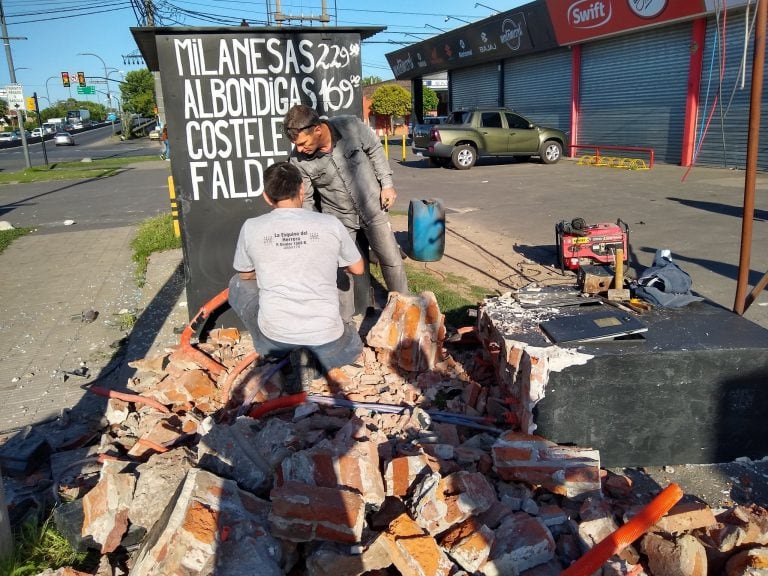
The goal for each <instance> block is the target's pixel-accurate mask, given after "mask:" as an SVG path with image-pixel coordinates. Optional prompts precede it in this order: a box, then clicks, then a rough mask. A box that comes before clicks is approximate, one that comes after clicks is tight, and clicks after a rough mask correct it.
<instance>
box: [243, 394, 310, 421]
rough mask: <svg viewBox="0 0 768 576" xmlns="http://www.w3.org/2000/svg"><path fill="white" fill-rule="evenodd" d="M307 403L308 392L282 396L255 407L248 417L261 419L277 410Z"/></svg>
mask: <svg viewBox="0 0 768 576" xmlns="http://www.w3.org/2000/svg"><path fill="white" fill-rule="evenodd" d="M306 401H307V393H306V392H299V393H298V394H291V395H290V396H280V397H279V398H273V399H272V400H267V401H266V402H262V403H261V404H259V405H258V406H254V407H253V408H251V410H250V412H248V416H250V417H251V418H261V417H262V416H266V415H267V414H269V413H270V412H274V411H275V410H281V409H283V408H292V407H293V406H299V405H300V404H304V402H306Z"/></svg>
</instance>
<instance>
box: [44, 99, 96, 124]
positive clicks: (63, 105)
mask: <svg viewBox="0 0 768 576" xmlns="http://www.w3.org/2000/svg"><path fill="white" fill-rule="evenodd" d="M81 109H82V110H88V112H90V113H91V120H95V121H97V122H101V121H102V120H104V118H106V117H107V109H106V108H105V107H104V105H103V104H99V103H98V102H89V101H87V100H75V99H74V98H67V99H66V100H60V101H58V102H56V104H54V105H53V106H49V107H48V108H45V109H44V110H40V118H42V120H43V122H45V121H47V120H48V119H50V118H66V117H67V111H68V110H81Z"/></svg>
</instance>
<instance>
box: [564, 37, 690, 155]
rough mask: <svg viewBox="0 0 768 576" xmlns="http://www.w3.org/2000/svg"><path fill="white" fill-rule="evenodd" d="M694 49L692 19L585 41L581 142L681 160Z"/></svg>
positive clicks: (582, 67)
mask: <svg viewBox="0 0 768 576" xmlns="http://www.w3.org/2000/svg"><path fill="white" fill-rule="evenodd" d="M690 50H691V24H690V23H685V24H679V25H676V26H665V27H663V28H655V29H653V30H647V31H643V32H638V33H636V34H629V35H626V36H620V37H616V38H612V39H610V40H603V41H598V42H594V43H590V44H585V45H584V46H583V49H582V61H581V79H580V84H581V99H580V119H579V142H578V143H579V144H594V145H615V146H638V147H648V148H653V149H654V150H655V154H656V160H658V161H661V162H667V163H671V164H679V163H680V159H681V154H682V151H681V148H682V141H683V124H684V121H685V100H686V94H687V90H688V66H689V61H690V56H691V52H690ZM576 152H577V153H578V152H579V151H578V150H577V151H576Z"/></svg>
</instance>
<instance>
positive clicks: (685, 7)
mask: <svg viewBox="0 0 768 576" xmlns="http://www.w3.org/2000/svg"><path fill="white" fill-rule="evenodd" d="M546 3H547V9H548V10H549V16H550V18H551V20H552V26H553V27H554V29H555V35H556V36H557V41H558V43H559V44H560V45H566V44H575V43H578V42H583V41H585V40H591V39H594V38H599V37H601V36H609V35H612V34H617V33H619V32H626V31H629V30H634V29H636V28H644V27H647V26H655V25H658V24H663V23H669V22H674V21H675V20H686V19H690V18H693V17H695V16H698V15H703V14H704V12H705V5H704V0H546Z"/></svg>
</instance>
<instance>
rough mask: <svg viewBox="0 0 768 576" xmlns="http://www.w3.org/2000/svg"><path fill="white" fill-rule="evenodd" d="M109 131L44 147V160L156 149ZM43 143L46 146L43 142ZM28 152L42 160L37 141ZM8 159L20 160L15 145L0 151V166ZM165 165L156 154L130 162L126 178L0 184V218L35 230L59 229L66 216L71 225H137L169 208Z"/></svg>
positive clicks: (133, 153)
mask: <svg viewBox="0 0 768 576" xmlns="http://www.w3.org/2000/svg"><path fill="white" fill-rule="evenodd" d="M110 134H111V132H110V128H109V127H106V128H99V129H96V130H92V131H89V132H83V133H80V134H77V135H76V137H77V138H78V144H77V146H72V147H69V146H67V147H55V146H53V147H52V148H54V150H53V154H55V155H56V156H54V155H53V154H51V152H50V150H49V160H51V161H54V162H55V161H57V160H56V158H58V160H59V161H61V160H68V161H73V160H80V159H82V158H84V157H89V158H105V157H115V156H139V155H141V156H143V155H154V154H159V151H160V147H159V145H158V144H157V142H152V141H150V140H149V139H147V138H141V139H137V140H126V141H121V140H119V139H112V138H111V137H110ZM81 141H82V142H83V143H82V144H81V143H80V142H81ZM46 147H48V148H49V149H50V148H51V146H50V144H49V143H48V142H46ZM30 151H31V152H34V156H33V157H34V158H35V159H36V160H39V161H40V163H42V151H41V150H40V144H34V145H32V147H31V149H30ZM12 163H21V167H23V164H24V159H23V156H22V150H21V148H20V147H19V148H11V149H5V150H0V166H8V165H9V164H12ZM33 164H34V165H40V164H38V163H36V162H33ZM169 164H170V163H169V162H163V161H161V160H160V159H159V156H158V160H157V162H141V163H137V164H134V165H133V166H132V167H131V168H129V169H128V170H129V171H130V173H131V177H130V178H114V177H110V178H100V179H94V180H54V181H49V182H37V183H31V184H19V185H6V186H0V220H7V221H9V222H10V223H11V224H12V225H13V226H15V227H17V228H18V227H35V228H38V229H39V231H40V232H41V233H47V232H56V231H58V232H61V231H63V230H64V228H63V227H64V222H65V221H67V220H74V222H75V225H76V226H75V227H74V228H73V230H83V229H86V228H112V227H120V226H130V225H133V224H137V223H139V222H141V221H142V220H144V219H146V218H149V217H151V216H155V215H157V214H160V213H163V212H167V211H168V210H169V209H170V200H169V197H168V184H167V176H168V174H169V172H170V171H169ZM19 168H20V167H19ZM19 168H15V169H19ZM4 169H9V168H4Z"/></svg>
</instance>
